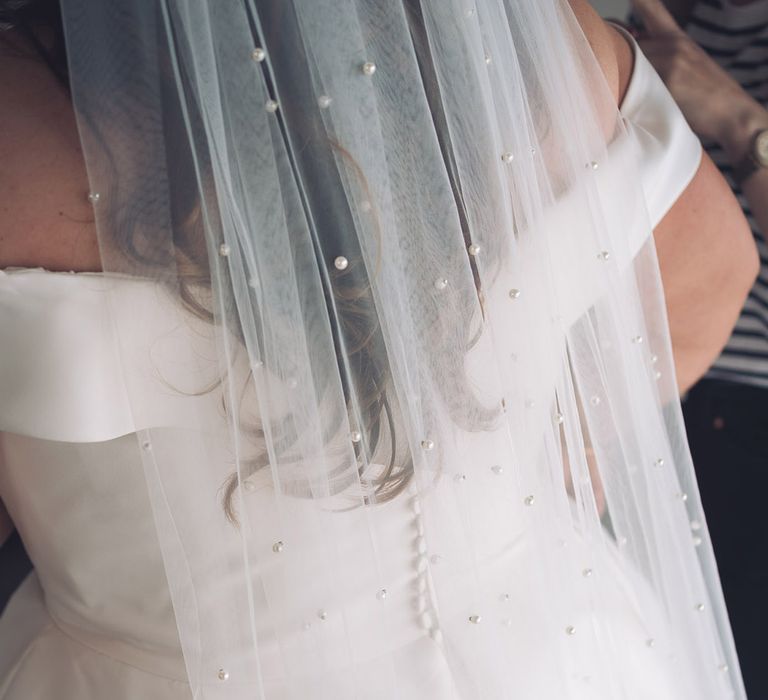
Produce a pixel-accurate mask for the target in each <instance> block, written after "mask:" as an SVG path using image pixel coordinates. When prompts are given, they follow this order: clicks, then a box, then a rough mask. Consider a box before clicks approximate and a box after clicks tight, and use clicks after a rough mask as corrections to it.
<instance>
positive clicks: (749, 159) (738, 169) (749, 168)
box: [733, 129, 768, 185]
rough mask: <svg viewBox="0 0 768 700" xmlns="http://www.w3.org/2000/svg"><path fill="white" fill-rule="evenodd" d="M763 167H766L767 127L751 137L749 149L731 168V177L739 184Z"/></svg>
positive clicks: (767, 162)
mask: <svg viewBox="0 0 768 700" xmlns="http://www.w3.org/2000/svg"><path fill="white" fill-rule="evenodd" d="M764 168H768V129H760V131H758V132H756V133H755V135H754V136H753V137H752V143H751V145H750V148H749V151H747V154H746V155H745V156H744V157H743V158H742V159H741V161H740V162H739V163H737V164H736V165H735V166H734V168H733V179H734V180H735V181H736V184H737V185H741V184H742V183H743V182H744V181H745V180H747V179H748V178H749V177H750V176H751V175H753V174H754V173H756V172H757V171H758V170H762V169H764Z"/></svg>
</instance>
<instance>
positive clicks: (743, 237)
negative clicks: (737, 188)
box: [571, 0, 759, 392]
mask: <svg viewBox="0 0 768 700" xmlns="http://www.w3.org/2000/svg"><path fill="white" fill-rule="evenodd" d="M571 6H572V7H573V9H574V12H575V13H576V16H577V18H578V19H579V22H580V23H581V25H582V28H583V29H584V31H585V33H586V34H587V38H588V39H589V41H590V43H591V44H592V47H593V49H594V51H595V56H596V57H597V59H598V61H599V62H600V64H601V66H602V68H603V71H604V73H605V76H606V79H607V81H608V84H609V85H610V86H611V89H612V90H614V96H615V98H616V102H617V104H620V103H621V100H622V98H623V95H624V92H625V90H626V87H627V85H628V83H629V79H630V77H631V74H632V67H633V55H632V49H631V48H630V46H629V44H627V42H626V40H625V39H624V38H623V37H622V36H621V35H620V34H619V33H618V32H616V31H614V30H613V29H612V28H611V27H610V26H609V25H606V24H604V23H603V22H602V21H601V20H599V18H597V15H595V13H594V11H593V10H592V9H591V7H589V6H588V5H587V3H586V2H585V0H572V2H571ZM670 19H671V17H670ZM654 238H655V241H656V249H657V253H658V257H659V265H660V267H661V276H662V282H663V284H664V291H665V296H666V304H667V314H668V317H669V326H670V333H671V336H672V349H673V352H674V357H675V369H676V372H677V378H678V385H679V389H680V391H681V392H684V391H685V390H687V389H688V388H689V387H691V386H692V385H693V384H694V383H695V382H696V381H697V380H698V379H699V378H700V377H701V376H702V375H703V374H704V373H705V372H706V370H707V369H708V368H709V366H710V365H711V364H712V362H713V361H714V360H715V359H716V358H717V356H718V355H719V354H720V351H721V350H722V348H723V347H724V346H725V343H726V342H727V340H728V338H729V337H730V334H731V331H732V329H733V326H734V325H735V323H736V319H737V318H738V315H739V312H740V311H741V307H742V306H743V304H744V300H745V299H746V297H747V294H748V292H749V290H750V288H751V286H752V283H753V282H754V279H755V277H756V275H757V272H758V269H759V267H758V266H759V261H758V257H757V250H756V248H755V244H754V241H753V239H752V234H751V232H750V230H749V227H748V226H747V222H746V220H745V219H744V216H743V214H742V212H741V208H740V207H739V204H738V202H737V201H736V199H735V197H734V196H733V193H732V192H731V190H730V188H729V187H728V185H727V183H726V182H725V180H724V179H723V177H722V176H721V175H720V173H719V171H718V170H717V168H715V166H714V165H713V164H712V162H711V160H710V159H709V158H708V157H706V156H704V158H703V159H702V163H701V166H700V167H699V170H698V172H697V173H696V175H695V177H694V178H693V180H692V181H691V183H690V184H689V185H688V187H687V189H686V190H685V191H684V192H683V194H682V195H681V196H680V198H679V199H678V200H677V202H675V204H674V205H673V206H672V208H671V209H670V211H669V212H668V213H667V215H666V216H665V217H664V219H663V220H662V221H661V222H660V223H659V225H658V226H657V227H656V229H655V231H654Z"/></svg>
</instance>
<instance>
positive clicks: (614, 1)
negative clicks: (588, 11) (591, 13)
mask: <svg viewBox="0 0 768 700" xmlns="http://www.w3.org/2000/svg"><path fill="white" fill-rule="evenodd" d="M590 2H591V3H592V7H594V8H595V9H596V10H597V11H598V12H599V13H600V14H601V15H602V16H603V17H615V18H617V19H623V18H624V17H625V16H626V14H627V10H628V8H629V0H590Z"/></svg>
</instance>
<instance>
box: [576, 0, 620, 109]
mask: <svg viewBox="0 0 768 700" xmlns="http://www.w3.org/2000/svg"><path fill="white" fill-rule="evenodd" d="M568 2H569V4H570V6H571V9H572V10H573V14H574V15H575V17H576V20H577V21H578V23H579V25H580V26H581V30H582V31H583V32H584V35H585V37H586V39H587V41H588V42H589V45H590V47H591V48H592V52H593V53H594V54H595V58H596V59H597V62H598V63H599V64H600V68H601V69H602V71H603V74H604V75H605V79H606V81H607V82H608V85H609V87H610V89H611V93H612V94H613V96H614V99H615V100H616V103H617V104H620V103H621V100H622V98H623V96H624V93H625V92H626V89H627V85H628V84H629V78H630V76H631V75H632V66H633V63H634V59H633V54H632V48H631V47H630V45H629V44H628V43H627V40H626V39H625V38H624V37H623V36H622V35H621V34H620V33H619V32H618V31H616V30H615V29H614V28H613V27H612V26H611V25H610V24H608V23H607V22H604V21H603V20H602V19H601V18H600V16H599V15H598V14H597V12H595V10H594V9H593V7H592V6H591V5H590V4H589V2H588V1H587V0H568Z"/></svg>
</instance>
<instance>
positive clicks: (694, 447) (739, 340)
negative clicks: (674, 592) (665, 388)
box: [633, 0, 768, 699]
mask: <svg viewBox="0 0 768 700" xmlns="http://www.w3.org/2000/svg"><path fill="white" fill-rule="evenodd" d="M633 10H634V17H635V18H636V19H638V20H639V21H640V22H641V24H642V27H643V29H642V30H641V32H640V36H639V38H640V45H641V47H642V49H643V51H644V52H645V53H646V55H647V56H648V58H649V59H650V60H651V63H653V65H654V67H655V68H656V70H657V71H658V72H659V73H660V75H661V77H662V78H663V79H664V81H665V83H666V84H667V87H668V88H669V89H670V92H671V93H672V95H673V96H674V97H675V99H676V100H677V102H678V104H679V105H680V107H681V109H682V111H683V113H684V114H685V116H686V118H687V119H688V121H689V123H690V124H691V126H692V127H693V129H694V131H696V132H697V134H698V135H699V136H700V137H701V139H702V141H703V143H704V145H705V147H706V148H707V151H708V152H709V154H710V155H711V157H712V159H713V160H714V162H715V163H716V164H717V165H718V166H719V168H720V170H721V171H722V172H723V174H724V175H725V176H726V178H727V179H728V181H729V182H730V184H731V186H732V187H733V190H734V192H735V193H736V195H737V197H738V199H739V202H740V203H741V205H742V208H743V209H744V213H745V214H746V216H747V219H748V221H749V224H750V226H751V228H752V232H753V234H754V237H755V241H756V243H757V247H758V252H759V255H760V261H761V265H760V274H759V276H758V278H757V280H756V282H755V285H754V287H753V288H752V290H751V292H750V294H749V297H748V299H747V301H746V303H745V305H744V308H743V310H742V312H741V315H740V317H739V320H738V322H737V324H736V327H735V328H734V331H733V334H732V336H731V338H730V339H729V341H728V343H727V345H726V346H725V348H724V349H723V351H722V354H721V355H720V356H719V357H718V358H717V359H716V360H715V362H714V364H713V366H712V367H711V369H710V370H709V372H708V373H707V375H706V376H705V377H704V379H703V380H702V381H700V382H699V383H698V384H697V385H696V386H695V387H694V388H693V389H692V390H691V391H690V393H689V394H688V397H687V400H686V402H685V405H684V411H685V418H686V426H687V429H688V436H689V440H690V444H691V452H692V453H693V458H694V463H695V465H696V470H697V474H698V478H699V485H700V489H701V495H702V500H703V502H704V507H705V511H706V512H707V516H708V521H709V525H710V531H711V535H712V541H713V545H714V548H715V554H716V556H717V560H718V566H719V568H720V573H721V577H722V583H723V589H724V592H725V596H726V601H727V603H728V609H729V614H730V617H731V623H732V626H733V631H734V636H735V638H736V645H737V648H738V651H739V656H740V660H741V666H742V672H743V675H744V680H745V684H746V687H747V692H748V695H749V697H750V698H756V699H763V698H768V664H766V663H765V661H766V659H767V658H768V637H766V630H768V595H766V593H768V518H766V517H765V516H764V509H765V503H766V495H767V494H768V244H767V243H766V235H767V234H768V111H767V110H766V105H767V104H768V0H666V5H664V4H662V3H661V2H660V0H634V1H633ZM673 343H674V337H673Z"/></svg>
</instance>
